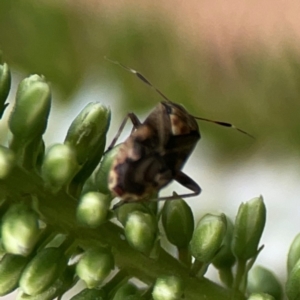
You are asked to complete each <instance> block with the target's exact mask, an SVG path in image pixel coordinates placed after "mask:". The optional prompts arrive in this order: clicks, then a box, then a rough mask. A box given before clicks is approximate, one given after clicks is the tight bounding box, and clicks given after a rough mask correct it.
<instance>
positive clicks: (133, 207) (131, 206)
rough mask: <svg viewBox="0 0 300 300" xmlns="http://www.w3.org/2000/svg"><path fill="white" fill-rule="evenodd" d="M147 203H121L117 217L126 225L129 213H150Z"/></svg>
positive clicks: (116, 212) (117, 210)
mask: <svg viewBox="0 0 300 300" xmlns="http://www.w3.org/2000/svg"><path fill="white" fill-rule="evenodd" d="M144 204H145V203H138V202H133V203H126V205H121V206H119V207H118V208H117V209H116V210H115V214H116V217H117V219H118V221H119V222H120V223H121V224H122V225H123V226H125V224H126V222H127V218H128V215H129V214H130V213H132V212H134V211H139V212H143V213H149V209H148V207H147V206H146V205H144Z"/></svg>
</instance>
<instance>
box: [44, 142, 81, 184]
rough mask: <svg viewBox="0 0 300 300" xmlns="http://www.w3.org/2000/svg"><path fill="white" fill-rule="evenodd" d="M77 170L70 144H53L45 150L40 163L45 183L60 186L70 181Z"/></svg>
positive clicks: (74, 155)
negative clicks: (41, 163)
mask: <svg viewBox="0 0 300 300" xmlns="http://www.w3.org/2000/svg"><path fill="white" fill-rule="evenodd" d="M78 170H79V165H78V163H77V160H76V154H75V151H74V150H73V149H72V148H71V147H70V146H67V145H64V144H55V145H53V146H51V147H50V148H49V149H48V150H47V152H46V155H45V158H44V161H43V165H42V177H43V179H44V181H45V182H46V183H47V184H49V185H51V186H52V187H54V188H61V187H62V186H65V185H67V184H69V183H70V181H71V180H72V178H73V177H74V175H75V174H76V171H78Z"/></svg>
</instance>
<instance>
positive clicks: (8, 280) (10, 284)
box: [0, 253, 28, 296]
mask: <svg viewBox="0 0 300 300" xmlns="http://www.w3.org/2000/svg"><path fill="white" fill-rule="evenodd" d="M27 262H28V258H27V257H23V256H20V255H14V254H9V253H7V254H5V256H4V257H3V258H2V259H1V261H0V296H5V295H6V294H8V293H10V292H12V291H13V290H14V289H16V288H17V287H18V283H19V278H20V277H21V274H22V271H23V269H24V268H25V266H26V264H27Z"/></svg>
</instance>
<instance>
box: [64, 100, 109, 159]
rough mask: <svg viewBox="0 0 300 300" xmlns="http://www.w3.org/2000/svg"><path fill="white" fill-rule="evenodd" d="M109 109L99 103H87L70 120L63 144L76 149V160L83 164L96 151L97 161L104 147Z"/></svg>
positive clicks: (92, 156)
mask: <svg viewBox="0 0 300 300" xmlns="http://www.w3.org/2000/svg"><path fill="white" fill-rule="evenodd" d="M109 122H110V110H109V108H107V107H105V106H103V105H102V104H100V103H89V104H88V105H87V106H86V107H85V108H84V109H83V110H82V111H81V113H80V114H79V115H78V116H77V117H76V118H75V120H74V121H73V122H72V124H71V126H70V128H69V130H68V133H67V136H66V139H65V144H66V145H70V146H71V147H73V148H74V150H75V151H76V156H77V161H78V163H79V164H81V165H82V164H84V163H86V162H87V161H88V160H90V159H91V158H94V156H95V153H96V152H97V151H99V150H100V149H101V150H102V151H100V153H99V152H98V153H97V157H98V161H97V163H98V162H99V160H100V158H101V156H102V154H103V151H104V147H105V140H106V132H107V130H108V127H109Z"/></svg>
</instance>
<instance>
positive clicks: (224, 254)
mask: <svg viewBox="0 0 300 300" xmlns="http://www.w3.org/2000/svg"><path fill="white" fill-rule="evenodd" d="M226 224H227V230H226V235H225V238H224V240H223V243H222V246H221V249H220V251H219V252H218V253H217V254H216V256H215V257H214V259H213V261H212V263H213V265H214V266H215V267H216V268H217V269H223V268H231V267H232V266H233V265H234V264H235V257H234V255H233V253H232V251H231V241H232V236H233V223H232V221H231V220H230V219H229V218H228V217H226Z"/></svg>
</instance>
